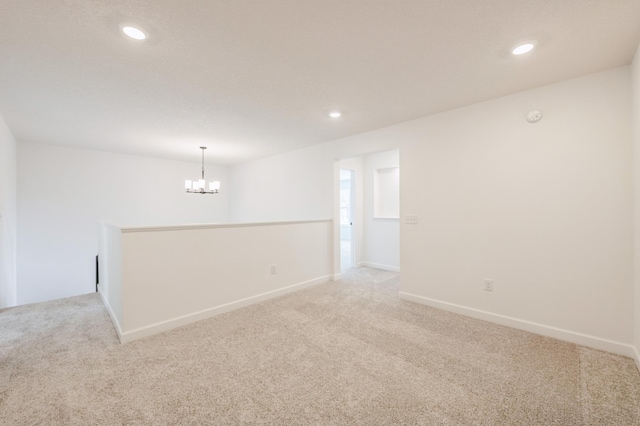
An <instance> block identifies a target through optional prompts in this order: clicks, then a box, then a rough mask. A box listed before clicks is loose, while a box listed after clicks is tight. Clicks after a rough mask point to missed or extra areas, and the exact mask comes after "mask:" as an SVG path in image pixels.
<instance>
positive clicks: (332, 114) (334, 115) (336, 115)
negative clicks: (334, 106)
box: [329, 111, 342, 118]
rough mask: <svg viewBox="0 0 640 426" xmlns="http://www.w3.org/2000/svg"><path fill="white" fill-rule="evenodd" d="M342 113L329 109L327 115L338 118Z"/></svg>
mask: <svg viewBox="0 0 640 426" xmlns="http://www.w3.org/2000/svg"><path fill="white" fill-rule="evenodd" d="M341 115H342V113H341V112H340V111H331V112H330V113H329V117H331V118H338V117H340V116H341Z"/></svg>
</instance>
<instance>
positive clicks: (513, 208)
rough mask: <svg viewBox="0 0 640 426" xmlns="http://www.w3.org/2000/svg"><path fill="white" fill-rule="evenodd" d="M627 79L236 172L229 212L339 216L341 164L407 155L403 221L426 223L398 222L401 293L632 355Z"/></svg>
mask: <svg viewBox="0 0 640 426" xmlns="http://www.w3.org/2000/svg"><path fill="white" fill-rule="evenodd" d="M630 81H631V80H630V69H629V67H621V68H617V69H612V70H608V71H604V72H601V73H597V74H593V75H589V76H585V77H582V78H578V79H574V80H569V81H565V82H562V83H558V84H554V85H550V86H546V87H542V88H538V89H535V90H530V91H526V92H522V93H518V94H514V95H512V96H508V97H504V98H500V99H496V100H492V101H489V102H485V103H481V104H477V105H472V106H469V107H466V108H461V109H457V110H453V111H449V112H446V113H442V114H438V115H433V116H429V117H425V118H422V119H418V120H413V121H410V122H406V123H402V124H399V125H396V126H391V127H387V128H383V129H380V130H377V131H373V132H368V133H364V134H360V135H356V136H353V137H349V138H344V139H341V140H337V141H332V142H329V143H326V144H322V145H317V146H313V147H310V148H307V149H304V150H298V151H294V152H290V153H287V154H283V155H279V156H276V157H271V158H267V159H263V160H259V161H256V162H253V163H249V164H246V165H243V166H240V167H236V168H234V169H233V170H232V172H231V177H232V180H233V181H234V192H235V188H236V185H238V187H239V190H240V192H241V198H239V199H236V200H233V204H232V209H231V211H232V217H233V218H234V219H236V218H238V219H240V220H257V221H259V220H268V219H271V218H278V219H283V220H284V219H289V218H291V219H300V220H304V219H316V218H324V217H329V215H330V214H331V213H332V207H331V206H332V205H333V196H332V191H331V188H332V187H333V181H334V180H333V176H332V170H334V166H333V161H334V160H335V159H339V158H347V157H352V156H356V155H361V154H363V153H368V152H373V151H381V150H385V149H394V148H400V169H401V174H402V179H401V203H400V206H401V215H402V214H417V215H418V216H419V224H418V225H404V224H401V225H400V227H401V241H402V243H401V244H402V246H401V255H400V257H401V265H402V283H401V290H402V292H404V293H405V294H412V295H415V296H416V297H418V298H421V300H422V301H423V302H428V301H431V300H435V301H442V302H445V303H448V304H449V306H452V305H451V304H454V305H458V306H459V307H462V308H463V309H466V313H468V314H473V312H474V311H473V310H478V311H485V312H488V313H490V314H492V315H493V316H492V317H491V318H490V319H492V320H496V321H498V320H500V318H503V319H504V318H507V317H508V318H513V319H515V320H516V321H512V322H511V324H512V325H515V326H523V324H525V323H526V324H537V325H540V327H541V328H540V327H539V328H538V329H537V330H538V331H540V332H544V331H545V330H554V331H557V332H558V333H560V335H561V337H563V338H568V339H569V338H573V337H576V336H583V335H584V336H587V337H586V338H585V339H584V341H583V343H585V344H589V345H592V346H598V345H600V346H601V347H602V345H604V346H606V348H607V349H610V350H614V351H618V352H620V351H622V352H624V351H626V350H627V349H629V348H631V346H630V345H631V342H632V323H633V318H632V317H633V312H632V298H633V287H632V262H633V259H632V253H633V252H632V248H633V247H632V164H631V162H632V161H631V154H632V146H631V142H632V141H631V125H630V123H631V115H630V114H631V107H630V105H631V93H630V87H631V86H630ZM534 108H537V109H541V110H542V111H543V113H544V118H543V119H542V121H541V122H539V123H537V124H533V125H532V124H529V123H527V122H526V121H525V119H524V116H525V114H526V113H527V112H528V111H529V110H531V109H534ZM269 187H274V188H282V189H283V190H282V191H280V190H276V191H274V193H273V194H271V193H269V192H268V190H267V189H268V188H269ZM486 278H490V279H493V280H494V282H495V284H494V288H495V289H494V291H493V292H492V293H488V292H485V291H483V280H484V279H486ZM608 342H612V343H611V345H609V344H608ZM601 344H602V345H601ZM607 345H608V346H607Z"/></svg>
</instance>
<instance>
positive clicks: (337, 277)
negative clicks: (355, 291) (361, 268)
mask: <svg viewBox="0 0 640 426" xmlns="http://www.w3.org/2000/svg"><path fill="white" fill-rule="evenodd" d="M340 278H342V272H340V273H339V274H333V276H332V278H331V281H339V280H340Z"/></svg>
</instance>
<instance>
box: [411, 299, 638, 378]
mask: <svg viewBox="0 0 640 426" xmlns="http://www.w3.org/2000/svg"><path fill="white" fill-rule="evenodd" d="M400 299H403V300H408V301H411V302H416V303H420V304H422V305H427V306H431V307H433V308H438V309H442V310H445V311H450V312H455V313H457V314H461V315H465V316H468V317H472V318H477V319H481V320H484V321H489V322H492V323H495V324H500V325H505V326H507V327H512V328H517V329H519V330H524V331H528V332H531V333H535V334H540V335H542V336H547V337H552V338H554V339H559V340H564V341H567V342H570V343H575V344H577V345H581V346H587V347H590V348H594V349H598V350H601V351H606V352H612V353H615V354H619V355H624V356H627V357H631V358H634V357H635V360H636V365H638V368H640V356H638V352H637V351H636V350H635V348H634V347H633V346H632V345H629V344H626V343H621V342H615V341H613V340H608V339H602V338H600V337H596V336H590V335H588V334H583V333H576V332H574V331H569V330H564V329H561V328H556V327H550V326H548V325H543V324H538V323H535V322H531V321H526V320H522V319H518V318H513V317H508V316H505V315H500V314H494V313H491V312H487V311H482V310H479V309H474V308H469V307H466V306H462V305H456V304H454V303H448V302H443V301H440V300H435V299H430V298H428V297H423V296H418V295H415V294H410V293H404V292H400Z"/></svg>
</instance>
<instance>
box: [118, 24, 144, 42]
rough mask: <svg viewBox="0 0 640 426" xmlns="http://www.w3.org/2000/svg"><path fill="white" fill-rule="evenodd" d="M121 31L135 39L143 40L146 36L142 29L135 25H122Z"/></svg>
mask: <svg viewBox="0 0 640 426" xmlns="http://www.w3.org/2000/svg"><path fill="white" fill-rule="evenodd" d="M122 32H123V33H125V34H126V35H127V36H129V37H131V38H132V39H135V40H144V39H146V38H147V35H146V34H145V33H144V31H142V30H141V29H139V28H136V27H129V26H127V27H122Z"/></svg>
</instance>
